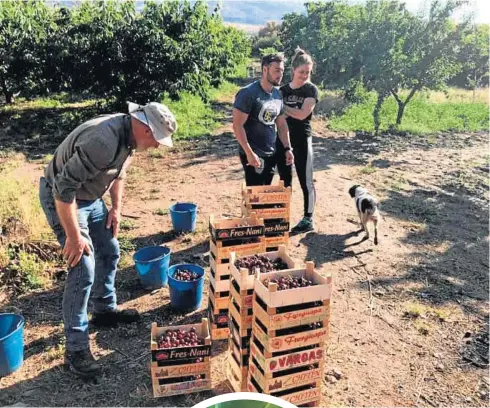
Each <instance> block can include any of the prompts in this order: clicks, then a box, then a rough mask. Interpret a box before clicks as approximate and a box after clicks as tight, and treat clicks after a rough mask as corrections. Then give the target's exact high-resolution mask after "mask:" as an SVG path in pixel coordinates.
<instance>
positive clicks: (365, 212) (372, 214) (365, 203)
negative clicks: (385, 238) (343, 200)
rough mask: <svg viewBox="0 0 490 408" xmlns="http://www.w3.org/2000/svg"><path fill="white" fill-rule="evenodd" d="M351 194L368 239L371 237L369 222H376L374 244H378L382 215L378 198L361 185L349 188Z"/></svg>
mask: <svg viewBox="0 0 490 408" xmlns="http://www.w3.org/2000/svg"><path fill="white" fill-rule="evenodd" d="M349 194H350V196H351V197H352V198H354V199H355V200H356V209H357V213H358V214H359V219H360V221H361V226H362V229H363V230H364V231H365V232H366V239H369V230H368V227H367V224H368V222H369V221H371V222H372V223H373V224H374V244H375V245H378V221H379V220H380V218H381V217H380V214H379V210H378V203H377V202H376V199H375V198H374V197H373V196H372V195H371V194H369V192H368V191H367V190H366V189H365V188H363V187H361V186H359V185H355V186H352V187H351V188H350V189H349Z"/></svg>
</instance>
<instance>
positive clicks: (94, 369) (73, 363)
mask: <svg viewBox="0 0 490 408" xmlns="http://www.w3.org/2000/svg"><path fill="white" fill-rule="evenodd" d="M65 366H66V367H67V368H68V369H69V370H70V371H72V372H74V373H75V374H76V375H78V376H80V377H84V378H93V377H96V376H97V375H99V374H100V372H101V371H102V366H101V365H100V364H99V363H98V362H97V361H96V360H95V358H94V356H93V355H92V353H91V352H90V350H88V349H87V350H80V351H71V352H70V351H66V352H65Z"/></svg>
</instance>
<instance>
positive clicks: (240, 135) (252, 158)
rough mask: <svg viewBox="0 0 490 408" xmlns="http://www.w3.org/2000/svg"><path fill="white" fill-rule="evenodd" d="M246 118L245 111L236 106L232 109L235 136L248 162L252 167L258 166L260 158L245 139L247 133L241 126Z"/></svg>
mask: <svg viewBox="0 0 490 408" xmlns="http://www.w3.org/2000/svg"><path fill="white" fill-rule="evenodd" d="M247 119H248V114H247V113H244V112H242V111H240V110H239V109H236V108H234V109H233V133H234V134H235V137H236V138H237V140H238V143H239V144H240V146H241V147H242V149H243V151H244V152H245V154H246V155H247V160H248V164H249V165H250V166H253V167H260V160H259V158H258V156H257V155H256V154H255V153H254V152H253V150H252V148H251V147H250V144H249V143H248V140H247V134H246V133H245V128H244V127H243V126H244V125H245V122H246V121H247Z"/></svg>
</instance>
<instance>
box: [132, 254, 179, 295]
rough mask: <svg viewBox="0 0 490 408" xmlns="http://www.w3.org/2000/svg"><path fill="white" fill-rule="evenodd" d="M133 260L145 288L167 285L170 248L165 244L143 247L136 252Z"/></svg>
mask: <svg viewBox="0 0 490 408" xmlns="http://www.w3.org/2000/svg"><path fill="white" fill-rule="evenodd" d="M133 260H134V264H135V266H136V272H138V277H139V280H140V282H141V284H142V285H143V286H144V287H145V288H148V289H155V288H161V287H162V286H167V283H168V267H169V265H170V248H167V247H163V246H149V247H145V248H141V249H140V250H139V251H137V252H135V254H134V255H133Z"/></svg>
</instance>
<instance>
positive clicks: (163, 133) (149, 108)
mask: <svg viewBox="0 0 490 408" xmlns="http://www.w3.org/2000/svg"><path fill="white" fill-rule="evenodd" d="M128 111H129V114H130V115H131V116H132V117H133V118H135V119H138V120H139V121H140V122H143V123H144V124H145V125H148V127H149V128H150V129H151V132H152V133H153V137H154V138H155V140H156V141H157V142H158V143H160V144H162V145H164V146H168V147H172V146H173V142H172V134H173V133H174V132H175V131H176V130H177V121H176V120H175V116H174V114H173V113H172V112H170V109H169V108H167V107H166V106H165V105H164V104H162V103H158V102H150V103H149V104H147V105H138V104H137V103H132V102H128Z"/></svg>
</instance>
